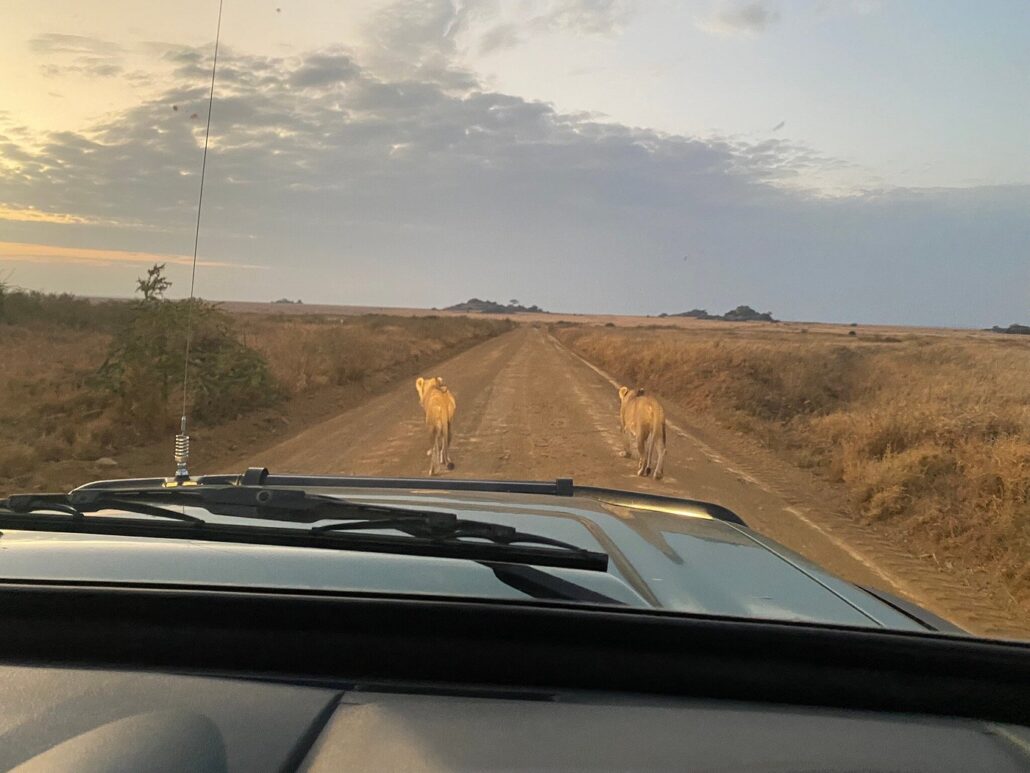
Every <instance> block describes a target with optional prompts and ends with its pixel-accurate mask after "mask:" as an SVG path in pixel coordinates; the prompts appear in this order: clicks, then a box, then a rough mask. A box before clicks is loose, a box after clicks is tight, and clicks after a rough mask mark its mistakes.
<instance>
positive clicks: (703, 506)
mask: <svg viewBox="0 0 1030 773" xmlns="http://www.w3.org/2000/svg"><path fill="white" fill-rule="evenodd" d="M166 484H167V481H166V479H165V478H124V479H121V480H99V481H94V482H93V483H87V484H85V485H83V486H79V488H77V489H76V491H81V490H87V489H123V488H148V487H158V486H164V485H166ZM192 484H193V485H197V486H212V485H213V486H240V485H242V486H296V487H298V488H395V489H413V490H416V491H482V492H487V493H500V494H542V495H545V496H559V497H572V496H583V497H590V498H592V499H598V500H600V501H603V502H606V503H608V504H612V505H618V506H622V507H635V508H638V509H642V510H657V511H661V512H668V513H673V514H677V513H678V514H681V515H695V516H696V515H701V516H707V517H709V518H713V519H715V520H717V521H725V522H727V523H735V524H737V525H739V526H747V523H745V521H744V519H743V518H741V517H740V516H739V515H737V514H736V513H735V512H733V511H732V510H729V509H727V508H725V507H723V506H722V505H717V504H714V503H712V502H702V501H700V500H696V499H683V498H679V497H669V496H663V495H661V494H647V493H643V492H638V491H624V490H620V489H610V488H602V487H598V486H577V485H575V484H574V483H573V482H572V478H555V479H554V480H553V481H534V480H471V479H462V478H375V477H368V476H353V475H292V474H289V473H287V474H272V473H269V472H268V470H267V469H266V468H264V467H251V468H249V469H248V470H247V471H246V472H244V473H243V474H237V475H201V476H199V477H196V478H194V479H193V480H192Z"/></svg>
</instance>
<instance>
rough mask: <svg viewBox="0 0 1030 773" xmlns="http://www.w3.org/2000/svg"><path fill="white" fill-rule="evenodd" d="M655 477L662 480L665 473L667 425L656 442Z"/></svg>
mask: <svg viewBox="0 0 1030 773" xmlns="http://www.w3.org/2000/svg"><path fill="white" fill-rule="evenodd" d="M655 456H656V457H657V458H656V459H655V463H654V479H655V480H661V479H662V475H664V474H665V427H662V434H661V435H660V436H659V437H658V439H657V441H656V442H655Z"/></svg>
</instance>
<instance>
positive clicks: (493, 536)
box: [311, 512, 587, 552]
mask: <svg viewBox="0 0 1030 773" xmlns="http://www.w3.org/2000/svg"><path fill="white" fill-rule="evenodd" d="M364 529H393V530H395V531H401V532H404V533H405V534H410V535H411V536H412V537H421V538H424V539H437V540H441V539H448V540H451V539H467V538H474V539H483V540H488V541H490V542H495V543H497V544H499V545H516V544H524V545H548V546H549V547H552V548H559V549H561V550H571V551H574V552H587V551H586V550H585V549H584V548H581V547H579V546H578V545H573V544H572V543H570V542H562V541H561V540H557V539H552V538H551V537H545V536H543V535H541V534H530V533H527V532H522V531H519V530H517V529H516V528H515V527H513V526H505V525H504V524H502V523H492V522H490V521H472V520H467V519H465V518H458V517H457V516H456V515H454V514H453V513H439V512H426V513H423V514H420V515H417V516H401V517H393V518H389V517H388V518H370V519H367V520H361V521H341V522H338V523H326V524H323V525H321V526H312V527H311V531H312V532H316V533H317V532H328V531H359V530H364Z"/></svg>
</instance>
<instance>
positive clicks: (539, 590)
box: [483, 562, 626, 606]
mask: <svg viewBox="0 0 1030 773" xmlns="http://www.w3.org/2000/svg"><path fill="white" fill-rule="evenodd" d="M483 564H484V566H486V567H488V568H489V569H491V570H492V571H493V573H494V576H495V577H496V578H497V579H498V580H500V581H501V582H503V583H504V584H505V585H507V586H509V587H511V588H515V589H516V590H520V591H522V592H523V593H525V594H526V595H527V596H530V597H532V598H535V599H554V600H556V601H579V602H582V603H585V604H616V605H618V606H626V602H624V601H619V600H618V599H613V598H612V597H611V596H606V595H604V594H603V593H598V592H597V591H593V590H590V588H585V587H583V586H582V585H580V584H579V583H575V582H570V581H569V580H566V579H563V578H561V577H556V576H555V575H553V574H550V573H549V572H544V571H541V570H540V569H537V568H536V567H535V566H515V565H512V564H490V563H486V562H483Z"/></svg>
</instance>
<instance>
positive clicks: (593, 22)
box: [530, 0, 639, 35]
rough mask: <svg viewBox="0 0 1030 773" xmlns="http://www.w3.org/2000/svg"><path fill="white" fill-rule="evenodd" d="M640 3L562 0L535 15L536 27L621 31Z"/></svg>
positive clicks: (533, 23) (595, 32)
mask: <svg viewBox="0 0 1030 773" xmlns="http://www.w3.org/2000/svg"><path fill="white" fill-rule="evenodd" d="M638 5H639V4H638V3H637V2H635V1H634V0H558V1H557V2H552V3H550V4H549V7H547V8H546V9H545V10H543V12H541V13H540V14H539V15H538V16H535V17H534V18H533V19H532V20H531V22H530V26H532V27H534V28H535V29H538V30H539V29H546V30H555V29H561V30H566V31H571V32H576V33H584V34H589V35H614V34H616V33H618V32H621V31H622V29H623V28H624V27H625V26H626V24H627V23H628V22H629V20H630V19H631V18H632V16H633V14H634V13H635V12H636V10H637V7H638Z"/></svg>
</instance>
